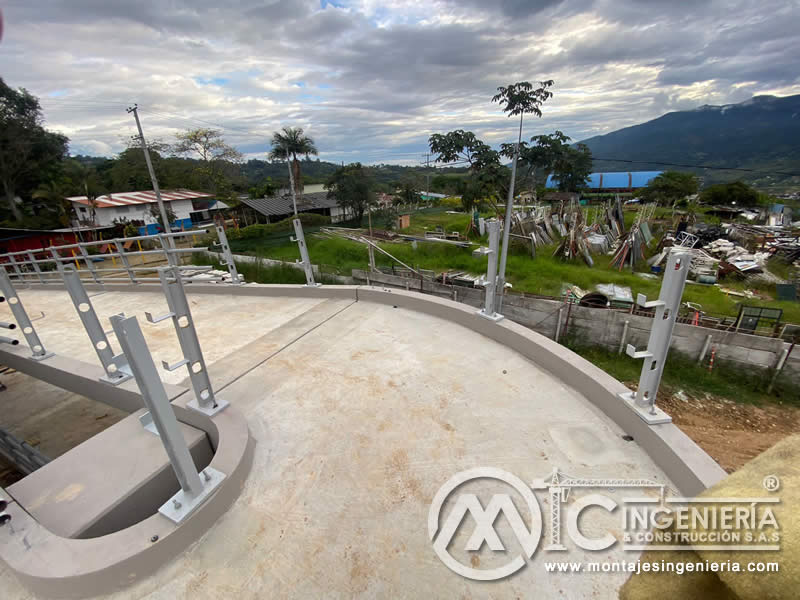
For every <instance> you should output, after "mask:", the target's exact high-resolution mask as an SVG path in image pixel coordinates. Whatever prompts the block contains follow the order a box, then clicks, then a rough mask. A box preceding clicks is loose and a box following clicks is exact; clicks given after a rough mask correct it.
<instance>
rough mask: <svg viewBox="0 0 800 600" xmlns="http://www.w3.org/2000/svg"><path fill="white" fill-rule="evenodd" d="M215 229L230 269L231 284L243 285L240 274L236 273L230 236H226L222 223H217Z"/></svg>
mask: <svg viewBox="0 0 800 600" xmlns="http://www.w3.org/2000/svg"><path fill="white" fill-rule="evenodd" d="M214 227H215V229H216V230H217V238H218V239H219V244H220V246H222V255H223V257H224V258H223V260H224V263H225V266H227V267H228V273H230V274H231V283H241V280H240V279H239V273H238V272H237V271H236V263H235V262H234V261H233V253H232V252H231V247H230V245H229V244H228V236H227V235H225V226H224V225H223V224H222V223H220V222H215V223H214Z"/></svg>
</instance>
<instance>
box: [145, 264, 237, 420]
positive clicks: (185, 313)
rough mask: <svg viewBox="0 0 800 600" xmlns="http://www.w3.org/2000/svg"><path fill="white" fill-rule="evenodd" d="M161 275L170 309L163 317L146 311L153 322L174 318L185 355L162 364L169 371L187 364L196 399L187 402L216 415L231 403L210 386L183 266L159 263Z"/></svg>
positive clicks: (204, 411)
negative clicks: (167, 265) (185, 288)
mask: <svg viewBox="0 0 800 600" xmlns="http://www.w3.org/2000/svg"><path fill="white" fill-rule="evenodd" d="M158 277H159V279H160V280H161V287H162V288H163V290H164V295H165V296H166V298H167V306H168V307H169V311H170V312H168V313H167V314H165V315H161V316H160V317H153V315H151V314H150V313H149V312H146V313H145V317H146V318H147V320H148V321H149V322H151V323H160V322H161V321H164V320H166V319H169V318H172V323H173V325H174V326H175V333H176V334H177V336H178V342H179V343H180V346H181V350H182V351H183V358H182V359H181V360H179V361H178V362H176V363H175V364H172V365H171V364H169V363H168V362H166V361H162V362H161V365H162V366H163V367H164V369H166V370H167V371H174V370H175V369H177V368H179V367H182V366H183V365H186V368H187V369H188V371H189V379H190V380H191V382H192V388H193V389H194V396H195V397H194V400H191V401H190V402H189V403H188V404H187V406H189V407H190V408H193V409H195V410H198V411H200V412H202V413H204V414H206V415H209V416H211V415H215V414H217V413H218V412H220V411H221V410H222V409H224V408H225V407H226V406H228V402H227V401H225V400H222V399H220V398H217V397H216V396H215V394H214V388H213V387H211V379H210V378H209V376H208V371H207V370H206V362H205V359H204V358H203V350H202V349H201V348H200V340H198V339H197V330H196V329H195V327H194V320H193V319H192V312H191V310H190V309H189V301H188V300H187V299H186V291H185V290H184V289H183V282H182V281H181V273H180V268H178V267H159V269H158Z"/></svg>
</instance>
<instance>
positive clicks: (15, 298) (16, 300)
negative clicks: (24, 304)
mask: <svg viewBox="0 0 800 600" xmlns="http://www.w3.org/2000/svg"><path fill="white" fill-rule="evenodd" d="M17 302H19V298H17V297H16V296H11V297H10V298H9V299H8V303H9V304H16V303H17Z"/></svg>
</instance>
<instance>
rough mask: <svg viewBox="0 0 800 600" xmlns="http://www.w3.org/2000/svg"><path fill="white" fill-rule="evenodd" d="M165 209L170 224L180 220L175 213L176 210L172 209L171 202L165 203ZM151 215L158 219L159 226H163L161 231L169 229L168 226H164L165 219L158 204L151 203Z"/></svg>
mask: <svg viewBox="0 0 800 600" xmlns="http://www.w3.org/2000/svg"><path fill="white" fill-rule="evenodd" d="M164 209H165V210H166V212H167V219H169V222H170V224H172V223H174V222H175V221H177V220H178V217H177V216H176V215H175V211H173V210H172V207H171V206H170V205H169V204H167V203H164ZM150 216H151V217H153V218H154V219H155V220H156V223H158V225H159V227H161V231H167V228H166V227H164V219H162V218H161V211H160V210H159V208H158V204H156V203H152V204H150Z"/></svg>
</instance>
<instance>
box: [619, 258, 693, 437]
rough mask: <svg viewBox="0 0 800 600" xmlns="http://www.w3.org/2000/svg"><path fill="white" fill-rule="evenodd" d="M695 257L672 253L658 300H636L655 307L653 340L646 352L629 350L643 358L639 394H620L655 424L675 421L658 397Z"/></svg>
mask: <svg viewBox="0 0 800 600" xmlns="http://www.w3.org/2000/svg"><path fill="white" fill-rule="evenodd" d="M691 262H692V257H691V255H690V254H678V253H672V254H670V255H669V258H668V259H667V266H666V269H665V271H664V280H663V281H662V282H661V291H660V292H659V294H658V300H653V301H651V302H648V301H647V298H646V297H645V296H644V294H639V295H638V296H637V297H636V303H637V304H638V305H639V306H641V307H642V308H655V309H656V311H655V315H654V317H653V324H652V325H651V327H650V337H649V338H648V340H647V350H644V351H639V352H637V351H636V348H635V347H634V346H633V345H632V344H628V345H627V347H626V350H625V352H626V354H627V355H628V356H631V357H633V358H643V359H644V364H643V365H642V373H641V375H640V376H639V386H638V388H637V389H636V392H626V393H622V394H620V397H621V398H622V399H623V400H626V401H628V402H630V403H631V404H632V405H633V407H634V408H635V409H636V411H637V412H638V414H639V416H641V417H642V418H643V419H644V420H645V421H647V422H648V423H649V424H651V425H654V424H658V423H669V422H670V421H672V419H671V418H670V417H669V415H667V414H666V413H665V412H663V411H662V410H660V409H657V408H656V405H655V403H656V395H657V394H658V386H659V384H660V383H661V375H662V374H663V373H664V363H665V362H666V360H667V354H668V353H669V345H670V341H671V340H672V330H673V329H674V328H675V319H677V317H678V309H679V308H680V305H681V297H682V296H683V288H684V287H685V286H686V276H687V275H688V274H689V266H690V265H691Z"/></svg>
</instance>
